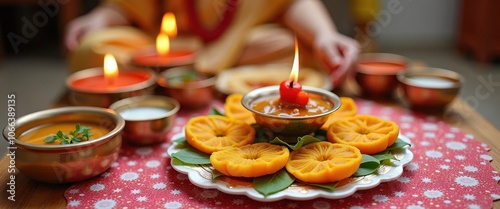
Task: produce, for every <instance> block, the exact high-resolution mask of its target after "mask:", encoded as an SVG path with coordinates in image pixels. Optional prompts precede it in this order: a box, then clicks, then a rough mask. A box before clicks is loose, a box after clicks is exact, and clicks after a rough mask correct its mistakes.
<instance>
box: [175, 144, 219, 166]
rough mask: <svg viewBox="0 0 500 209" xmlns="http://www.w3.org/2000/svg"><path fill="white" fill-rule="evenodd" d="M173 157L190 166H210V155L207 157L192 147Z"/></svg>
mask: <svg viewBox="0 0 500 209" xmlns="http://www.w3.org/2000/svg"><path fill="white" fill-rule="evenodd" d="M172 157H174V158H176V159H178V160H180V161H182V162H184V163H189V164H195V165H203V164H210V155H207V154H205V153H203V152H200V151H198V150H196V149H193V148H190V147H187V148H184V149H181V150H180V151H179V152H176V153H173V154H172Z"/></svg>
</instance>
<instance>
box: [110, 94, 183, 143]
mask: <svg viewBox="0 0 500 209" xmlns="http://www.w3.org/2000/svg"><path fill="white" fill-rule="evenodd" d="M109 108H110V109H113V110H115V111H116V112H118V114H120V115H121V116H122V117H123V119H124V120H125V128H124V129H123V131H122V132H121V133H122V136H123V139H124V140H125V141H126V142H128V143H130V144H133V145H151V144H156V143H160V142H164V141H165V140H166V137H167V133H168V132H169V131H170V130H171V129H172V127H173V126H174V124H175V119H176V117H177V112H178V111H179V109H180V104H179V102H178V101H177V100H175V99H172V98H169V97H165V96H155V95H146V96H137V97H130V98H127V99H122V100H120V101H117V102H115V103H113V104H112V105H111V106H110V107H109ZM138 108H142V109H138ZM144 108H148V109H144ZM131 110H132V111H139V112H135V113H134V112H130V111H131Z"/></svg>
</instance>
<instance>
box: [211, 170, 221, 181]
mask: <svg viewBox="0 0 500 209" xmlns="http://www.w3.org/2000/svg"><path fill="white" fill-rule="evenodd" d="M220 176H224V174H223V173H221V172H219V171H218V170H215V169H213V170H212V180H214V179H216V178H219V177H220Z"/></svg>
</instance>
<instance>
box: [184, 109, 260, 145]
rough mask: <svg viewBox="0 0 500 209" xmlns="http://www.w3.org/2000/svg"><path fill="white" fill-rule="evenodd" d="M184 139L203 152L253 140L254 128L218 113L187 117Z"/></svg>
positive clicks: (244, 143)
mask: <svg viewBox="0 0 500 209" xmlns="http://www.w3.org/2000/svg"><path fill="white" fill-rule="evenodd" d="M185 134H186V141H187V142H188V143H189V144H190V145H191V146H193V147H194V148H196V149H197V150H200V151H202V152H204V153H207V154H211V153H212V152H215V151H218V150H222V149H224V148H227V147H235V146H243V145H246V144H250V143H252V142H253V140H254V138H255V129H254V128H253V127H252V126H251V125H249V124H246V123H244V122H241V121H237V120H234V119H231V118H228V117H224V116H220V115H208V116H198V117H194V118H191V119H189V121H188V122H187V124H186V128H185Z"/></svg>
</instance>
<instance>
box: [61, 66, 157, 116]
mask: <svg viewBox="0 0 500 209" xmlns="http://www.w3.org/2000/svg"><path fill="white" fill-rule="evenodd" d="M142 70H143V71H144V73H145V74H147V75H148V76H149V78H148V79H147V80H145V81H144V82H141V83H138V84H134V85H131V86H127V87H124V88H119V89H116V90H103V91H99V92H97V91H90V90H81V89H78V88H75V87H73V86H72V83H74V82H75V81H77V80H79V79H83V78H88V77H91V76H97V75H103V73H104V72H103V69H102V67H96V68H90V69H86V70H81V71H78V72H76V73H73V74H71V75H70V76H69V77H68V78H67V79H66V88H67V89H68V90H69V94H68V100H69V102H70V104H72V105H77V106H94V107H104V108H107V107H109V105H111V104H112V103H113V102H116V101H118V100H120V99H124V98H128V97H132V96H141V95H152V94H154V88H155V85H156V73H155V72H153V71H152V70H149V69H141V71H142Z"/></svg>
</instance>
